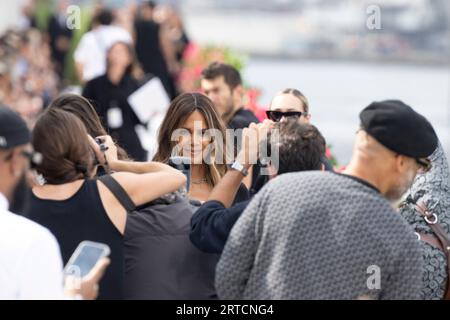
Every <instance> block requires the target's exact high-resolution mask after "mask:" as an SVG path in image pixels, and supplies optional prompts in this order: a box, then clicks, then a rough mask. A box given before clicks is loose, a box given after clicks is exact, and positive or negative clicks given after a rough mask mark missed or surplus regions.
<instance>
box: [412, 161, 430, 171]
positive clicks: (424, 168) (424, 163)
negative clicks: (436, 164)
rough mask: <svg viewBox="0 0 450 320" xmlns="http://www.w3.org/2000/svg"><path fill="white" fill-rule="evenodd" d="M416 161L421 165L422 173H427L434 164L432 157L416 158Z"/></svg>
mask: <svg viewBox="0 0 450 320" xmlns="http://www.w3.org/2000/svg"><path fill="white" fill-rule="evenodd" d="M416 162H417V164H418V165H419V166H420V169H419V170H420V173H426V172H428V171H430V170H431V167H432V164H431V160H430V159H426V158H422V159H416Z"/></svg>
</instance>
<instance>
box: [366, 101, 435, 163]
mask: <svg viewBox="0 0 450 320" xmlns="http://www.w3.org/2000/svg"><path fill="white" fill-rule="evenodd" d="M359 117H360V119H361V127H362V128H363V129H364V130H365V131H366V132H367V133H368V134H370V135H371V136H372V137H374V138H375V139H376V140H377V141H378V142H379V143H381V144H382V145H383V146H385V147H386V148H388V149H390V150H392V151H394V152H396V153H399V154H402V155H405V156H408V157H411V158H426V157H429V156H430V155H431V154H432V153H433V152H434V151H435V150H436V148H437V145H438V138H437V136H436V133H435V132H434V129H433V127H432V126H431V124H430V122H428V120H427V119H426V118H425V117H424V116H422V115H420V114H418V113H417V112H415V111H414V110H413V109H412V108H411V107H410V106H408V105H406V104H404V103H403V102H402V101H398V100H387V101H381V102H374V103H372V104H371V105H369V106H368V107H367V108H365V109H364V110H363V111H362V112H361V114H360V115H359Z"/></svg>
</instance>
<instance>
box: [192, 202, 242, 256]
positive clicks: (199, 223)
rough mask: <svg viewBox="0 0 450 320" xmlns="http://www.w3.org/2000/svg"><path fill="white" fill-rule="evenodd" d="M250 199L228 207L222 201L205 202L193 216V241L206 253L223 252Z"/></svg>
mask: <svg viewBox="0 0 450 320" xmlns="http://www.w3.org/2000/svg"><path fill="white" fill-rule="evenodd" d="M248 203H249V201H245V202H241V203H238V204H236V205H234V206H233V207H231V208H229V209H226V208H225V207H224V206H223V204H222V203H220V202H217V201H209V202H206V203H204V204H203V205H202V206H201V207H200V209H198V210H197V212H196V213H195V214H194V215H193V216H192V219H191V232H190V236H189V238H190V239H191V242H192V243H193V244H194V245H195V246H196V247H197V248H198V249H200V250H201V251H203V252H206V253H217V254H220V253H222V250H223V247H224V246H225V243H226V242H227V239H228V236H229V234H230V231H231V229H232V228H233V226H234V224H235V223H236V221H237V220H238V219H239V217H240V216H241V214H242V212H244V210H245V208H246V207H247V205H248Z"/></svg>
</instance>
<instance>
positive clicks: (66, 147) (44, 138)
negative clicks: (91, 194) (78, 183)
mask: <svg viewBox="0 0 450 320" xmlns="http://www.w3.org/2000/svg"><path fill="white" fill-rule="evenodd" d="M87 134H88V133H87V131H86V128H85V126H84V125H83V123H82V122H81V120H80V119H78V118H77V117H76V116H75V115H73V114H71V113H69V112H66V111H63V110H58V109H49V110H47V111H45V112H44V113H43V114H42V115H41V116H40V117H39V119H38V120H37V122H36V125H35V127H34V130H33V138H32V143H33V147H34V150H36V151H37V152H39V153H41V154H42V163H41V164H39V165H38V166H37V167H36V170H37V172H38V173H40V174H42V176H43V177H44V179H45V180H46V182H47V183H48V184H53V185H61V184H65V183H69V182H73V181H75V180H78V179H84V178H89V177H91V175H92V173H93V172H94V153H93V150H92V148H91V145H90V143H89V140H88V137H87Z"/></svg>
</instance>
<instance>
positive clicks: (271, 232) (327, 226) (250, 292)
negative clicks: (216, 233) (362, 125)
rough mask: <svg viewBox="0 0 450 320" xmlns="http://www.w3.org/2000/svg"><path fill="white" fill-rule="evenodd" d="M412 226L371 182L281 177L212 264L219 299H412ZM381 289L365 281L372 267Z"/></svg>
mask: <svg viewBox="0 0 450 320" xmlns="http://www.w3.org/2000/svg"><path fill="white" fill-rule="evenodd" d="M420 248H421V247H420V244H419V242H418V241H417V238H416V236H415V235H414V232H413V230H412V228H411V227H410V226H409V225H408V223H406V221H404V219H402V218H401V216H399V214H398V213H396V212H395V210H394V209H393V208H392V206H391V204H390V203H389V202H388V201H387V200H386V199H385V198H384V197H383V196H382V195H381V194H380V193H379V192H378V190H376V189H374V188H373V187H371V186H370V185H368V184H366V183H365V182H362V181H360V180H357V179H355V178H351V177H349V176H344V175H339V174H335V173H329V172H300V173H289V174H285V175H282V176H280V177H278V178H276V179H274V180H272V181H271V182H269V183H268V184H267V185H266V186H265V187H264V188H263V189H262V190H261V191H260V192H259V193H258V194H257V195H256V196H255V198H254V199H253V200H252V202H251V203H250V205H249V206H248V207H247V209H246V210H245V212H244V213H243V214H242V216H241V217H240V219H239V220H238V221H237V223H236V225H235V226H234V228H233V230H232V231H231V234H230V236H229V238H228V241H227V244H226V246H225V249H224V251H223V254H222V257H221V259H220V262H219V264H218V266H217V269H216V289H217V293H218V295H219V298H221V299H263V300H265V299H294V300H297V299H356V298H360V297H362V296H367V297H370V298H373V299H419V298H420V289H421V287H422V265H423V261H422V254H421V250H420ZM375 266H376V267H377V268H378V269H379V271H380V272H379V276H380V280H381V282H380V284H381V285H380V287H376V286H375V287H373V286H369V285H368V283H369V279H370V278H371V277H370V276H371V275H372V272H373V271H372V270H374V269H371V268H373V267H375Z"/></svg>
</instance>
